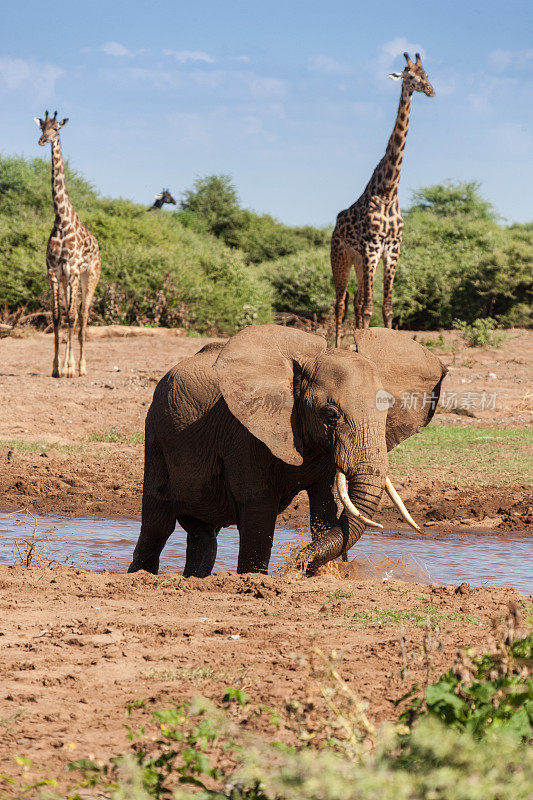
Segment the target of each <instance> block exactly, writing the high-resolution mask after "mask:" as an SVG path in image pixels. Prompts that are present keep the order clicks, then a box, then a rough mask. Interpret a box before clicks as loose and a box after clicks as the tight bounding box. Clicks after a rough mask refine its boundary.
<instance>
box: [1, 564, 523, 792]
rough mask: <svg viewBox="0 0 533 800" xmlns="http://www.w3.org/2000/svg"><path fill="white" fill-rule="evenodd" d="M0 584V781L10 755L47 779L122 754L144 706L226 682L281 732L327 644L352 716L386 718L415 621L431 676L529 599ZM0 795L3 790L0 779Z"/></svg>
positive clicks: (336, 585)
mask: <svg viewBox="0 0 533 800" xmlns="http://www.w3.org/2000/svg"><path fill="white" fill-rule="evenodd" d="M0 589H1V599H0V611H1V617H2V621H1V623H0V648H1V652H2V657H1V659H0V741H1V742H2V746H1V747H0V776H1V774H2V773H3V774H4V775H8V776H12V777H16V775H17V774H18V773H17V771H18V769H19V768H18V767H17V764H16V763H15V761H14V758H15V757H16V756H19V757H20V756H25V757H27V758H30V759H31V761H32V767H31V768H30V769H29V771H27V772H26V774H25V776H23V777H24V781H26V782H27V781H30V780H36V779H43V778H47V777H54V778H56V779H57V778H59V780H60V783H62V784H63V783H64V782H66V781H67V777H68V776H67V773H66V772H65V766H66V764H67V762H69V761H72V760H74V759H79V758H91V759H101V760H102V761H107V759H108V758H109V757H111V756H113V755H117V754H120V753H123V752H125V751H126V749H127V747H128V741H127V731H126V729H125V724H126V723H128V724H130V725H134V727H135V729H137V728H138V727H139V726H140V725H141V724H142V723H143V722H146V721H147V720H148V717H149V714H150V711H151V710H153V709H154V708H167V707H170V706H172V705H173V704H175V703H180V702H182V701H183V700H187V699H189V698H191V697H192V696H194V695H198V694H202V695H204V696H206V697H208V698H210V699H212V700H213V701H215V702H218V703H219V704H220V701H221V700H222V697H223V695H224V693H225V690H226V688H227V687H228V686H231V687H239V688H243V689H245V691H246V692H247V693H248V695H249V696H250V697H251V704H250V709H249V711H246V713H245V712H243V714H244V715H245V717H246V722H245V723H242V724H245V725H247V728H248V729H250V730H252V731H254V730H255V731H257V732H260V733H262V734H264V735H266V736H269V737H270V738H272V739H276V740H278V741H279V740H282V741H287V742H291V741H294V738H293V736H294V734H293V733H291V728H290V725H289V724H288V718H287V716H286V714H285V706H286V704H287V702H288V701H291V700H292V701H298V702H301V703H305V702H306V701H307V699H308V698H309V697H312V696H317V695H319V692H318V689H317V686H316V683H315V682H314V680H312V678H311V673H310V669H309V667H308V666H306V659H308V658H309V653H310V651H311V648H320V650H321V651H322V652H323V653H324V654H325V655H326V656H328V655H329V654H331V653H332V651H334V650H335V651H337V652H340V653H341V655H342V660H341V663H340V672H341V674H342V676H343V678H344V679H345V680H346V681H347V682H348V684H349V686H350V687H351V688H352V689H353V690H354V691H355V692H356V694H357V695H358V696H359V697H360V698H361V699H363V700H365V701H366V702H368V704H369V709H368V715H369V716H370V717H371V718H372V719H374V720H375V721H377V722H380V721H383V720H386V719H395V718H397V715H398V713H399V712H398V709H397V708H396V707H395V705H394V701H395V700H396V699H398V698H400V697H401V696H402V695H403V694H404V693H405V691H406V690H407V689H409V688H410V687H411V685H412V684H413V683H414V682H417V681H418V682H420V683H421V684H422V685H423V683H424V680H425V675H426V665H425V663H424V658H423V656H422V645H423V638H424V634H425V630H424V626H425V624H426V621H427V620H428V619H429V621H430V623H431V625H432V626H433V627H434V626H437V627H438V632H437V631H435V630H434V632H433V636H434V641H433V645H432V647H431V648H430V649H431V653H432V654H431V659H432V666H431V670H430V674H431V676H434V678H432V680H433V679H436V677H437V676H438V675H440V674H441V673H442V672H443V671H445V670H446V669H448V668H449V667H450V666H451V665H452V664H453V661H454V658H455V655H456V653H457V650H458V648H460V647H463V646H473V647H475V648H477V651H478V652H483V651H485V650H486V649H487V648H488V647H489V646H490V641H491V620H492V618H494V617H502V616H504V615H505V613H506V611H507V609H508V604H509V602H510V601H513V602H514V603H516V604H517V606H518V607H519V608H520V609H521V610H522V612H525V615H526V616H527V614H531V612H532V611H533V606H532V605H531V600H532V598H529V599H526V598H524V597H522V596H521V595H519V594H518V593H517V592H516V591H515V590H512V589H495V588H490V587H489V588H482V589H470V588H469V587H468V585H466V584H462V585H461V587H460V588H458V587H453V586H450V587H432V586H424V585H417V584H407V583H403V582H399V581H392V580H391V581H388V582H381V581H380V582H378V583H376V582H373V583H371V582H367V581H365V580H362V579H358V578H357V577H356V578H355V579H354V580H350V581H347V580H341V579H340V578H338V577H334V576H333V575H323V576H319V577H316V578H311V579H298V578H296V577H291V576H290V575H285V576H259V575H246V576H237V575H234V574H228V573H218V574H217V575H212V576H211V577H210V578H206V579H205V580H204V581H202V580H200V579H188V580H184V579H183V578H181V577H179V576H175V575H174V576H171V575H159V576H157V577H155V576H153V575H148V574H147V573H144V572H140V573H137V574H135V575H133V576H129V575H112V574H109V573H91V572H87V571H82V570H73V569H67V568H65V567H61V568H58V569H55V570H32V569H25V568H22V567H2V568H0ZM400 626H401V628H400ZM402 632H403V655H402V648H401V646H400V636H401V635H402ZM406 665H407V667H408V670H407V672H406V673H405V674H404V676H403V679H402V667H405V666H406ZM139 700H144V701H146V704H145V705H146V707H145V708H143V709H140V710H139V711H138V712H136V714H135V717H134V720H131V719H127V718H126V715H125V710H126V706H127V704H129V703H132V702H133V701H139ZM315 702H316V700H315ZM265 706H267V707H268V708H270V709H274V710H276V711H278V712H279V713H280V717H281V723H280V726H279V728H276V729H273V728H272V726H271V725H270V724H269V722H268V720H269V718H270V715H269V714H267V715H266V716H265V715H264V714H262V713H259V709H260V708H261V707H263V708H264V707H265ZM0 780H1V777H0ZM2 790H4V791H5V792H6V794H7V795H8V796H9V794H10V792H13V793H14V792H15V789H14V787H10V786H9V785H6V784H4V785H2V784H1V783H0V795H1V794H2ZM24 796H27V795H24Z"/></svg>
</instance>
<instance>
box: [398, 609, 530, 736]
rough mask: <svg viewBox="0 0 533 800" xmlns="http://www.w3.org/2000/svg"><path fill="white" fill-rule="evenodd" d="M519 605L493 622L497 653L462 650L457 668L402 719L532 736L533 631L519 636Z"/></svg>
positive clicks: (474, 733) (415, 701) (429, 688)
mask: <svg viewBox="0 0 533 800" xmlns="http://www.w3.org/2000/svg"><path fill="white" fill-rule="evenodd" d="M518 630H519V612H518V608H517V607H516V606H514V605H510V609H509V614H508V615H507V617H506V618H505V620H503V621H502V622H501V623H497V622H495V623H494V632H495V642H494V646H493V649H492V652H490V653H485V654H484V655H482V656H481V657H477V658H476V657H475V654H474V652H473V651H472V650H466V651H463V652H461V653H459V655H458V657H457V659H456V662H455V664H454V666H453V667H452V669H450V670H448V672H446V673H445V674H444V675H442V676H441V677H440V679H439V680H438V681H437V682H436V683H433V684H431V685H428V686H427V687H426V690H425V695H424V696H423V697H420V696H419V697H414V699H413V700H412V701H411V702H410V704H409V705H408V707H407V708H406V709H405V711H404V712H403V714H402V715H401V717H400V721H401V722H403V723H407V724H408V725H412V724H413V722H414V721H416V720H417V719H419V718H420V717H421V716H430V717H435V718H437V719H438V720H440V721H441V722H443V723H444V724H445V725H446V726H448V727H451V728H454V729H456V730H459V731H466V732H468V733H469V734H471V735H472V736H474V737H475V738H478V739H479V738H482V737H484V736H487V735H488V734H493V733H495V732H497V733H504V734H506V735H511V736H514V737H516V738H518V739H520V740H523V741H524V742H525V741H531V739H533V632H530V633H529V634H528V635H526V636H519V635H518Z"/></svg>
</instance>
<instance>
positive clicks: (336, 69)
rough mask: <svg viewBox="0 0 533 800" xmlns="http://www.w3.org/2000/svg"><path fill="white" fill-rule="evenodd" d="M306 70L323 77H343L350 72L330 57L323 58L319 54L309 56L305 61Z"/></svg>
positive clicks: (346, 67) (344, 65)
mask: <svg viewBox="0 0 533 800" xmlns="http://www.w3.org/2000/svg"><path fill="white" fill-rule="evenodd" d="M307 68H308V69H309V70H310V72H319V73H321V74H323V75H345V74H346V73H347V72H349V71H350V68H349V67H348V66H347V65H346V64H341V63H340V62H339V61H336V60H335V59H334V58H331V56H325V55H322V54H321V53H319V54H318V55H315V56H309V58H308V59H307Z"/></svg>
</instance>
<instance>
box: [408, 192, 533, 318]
mask: <svg viewBox="0 0 533 800" xmlns="http://www.w3.org/2000/svg"><path fill="white" fill-rule="evenodd" d="M465 186H467V187H469V189H468V192H465V191H464V187H465ZM456 189H457V191H456ZM421 198H423V201H421ZM461 198H462V201H461V202H460V200H461ZM415 200H418V202H415V203H414V204H413V205H412V206H411V208H410V209H409V210H408V211H407V212H406V214H405V217H406V220H405V230H404V237H403V243H402V252H401V256H400V261H399V264H398V272H397V275H396V281H395V285H394V294H393V304H394V318H395V321H397V322H398V323H399V325H400V327H407V328H415V329H418V330H431V329H434V328H438V327H443V328H449V327H451V325H452V323H453V321H454V319H459V320H463V321H465V322H468V323H472V322H474V321H475V320H476V319H478V318H480V317H487V316H490V317H492V318H494V319H495V320H496V321H497V322H498V323H499V324H500V325H507V326H508V325H530V324H531V320H530V318H529V316H528V305H529V304H530V301H531V297H532V289H533V278H532V275H533V237H532V236H531V225H514V226H511V227H509V228H504V227H502V226H500V225H498V224H497V222H496V221H495V219H494V214H493V212H492V211H491V207H490V205H489V204H488V203H487V202H486V201H484V200H483V198H481V197H480V196H479V194H478V189H477V185H476V184H458V185H453V184H448V185H446V186H436V187H435V186H434V187H429V188H428V189H422V190H421V191H420V192H418V193H416V194H415Z"/></svg>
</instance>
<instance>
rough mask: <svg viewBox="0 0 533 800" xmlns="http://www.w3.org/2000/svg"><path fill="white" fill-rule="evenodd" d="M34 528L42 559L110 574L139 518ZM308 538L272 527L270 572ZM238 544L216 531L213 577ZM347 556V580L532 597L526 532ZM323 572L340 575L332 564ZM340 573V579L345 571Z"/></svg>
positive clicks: (122, 567) (173, 540)
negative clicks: (467, 587) (489, 589)
mask: <svg viewBox="0 0 533 800" xmlns="http://www.w3.org/2000/svg"><path fill="white" fill-rule="evenodd" d="M23 517H24V515H21V514H18V515H12V514H5V513H0V564H12V563H13V549H12V543H13V540H14V539H21V538H23V537H28V536H30V537H31V534H32V531H33V519H27V520H26V521H25V522H23V523H22V524H19V525H17V520H22V519H23ZM36 526H37V536H38V538H40V539H47V541H41V542H40V543H39V544H38V548H39V550H40V551H41V552H42V551H43V550H44V551H46V553H47V555H48V556H49V557H51V558H55V559H57V560H58V561H64V560H65V559H66V558H68V559H69V562H71V563H75V564H76V565H78V566H80V567H83V568H84V569H94V570H102V569H109V570H112V571H113V572H125V571H126V569H127V568H128V564H129V563H130V560H131V554H132V552H133V548H134V546H135V542H136V540H137V536H138V535H139V529H140V523H139V521H138V520H131V519H94V518H84V519H69V518H66V517H55V516H46V517H37V518H36ZM308 540H309V537H308V535H306V534H305V533H304V532H302V531H293V530H285V529H283V528H278V529H277V530H276V536H275V541H274V548H273V550H272V558H271V561H270V569H271V571H274V570H276V569H279V568H280V567H281V566H282V565H283V564H284V563H285V562H286V560H287V557H288V555H289V554H290V552H291V551H292V550H293V549H294V548H295V547H296V546H301V545H302V544H305V543H306V541H308ZM185 543H186V535H185V533H184V532H183V531H182V530H181V529H180V528H179V526H177V527H176V531H175V533H174V535H173V536H171V537H170V539H169V541H168V542H167V545H166V547H165V549H164V550H163V554H162V557H161V571H163V572H164V571H170V572H174V571H176V572H179V571H181V570H182V569H183V564H184V563H185ZM238 546H239V536H238V533H237V530H236V528H227V529H224V530H223V531H221V532H220V534H219V537H218V555H217V560H216V564H215V571H220V570H225V571H233V570H235V568H236V565H237V551H238ZM350 558H351V559H353V560H352V561H351V562H350V564H349V565H348V577H349V578H356V579H367V578H379V579H382V578H387V577H394V578H400V579H402V580H409V581H422V582H425V583H443V584H449V583H455V584H457V583H460V582H462V581H468V582H469V583H471V584H472V585H473V586H514V587H516V588H517V589H519V590H520V591H522V592H525V593H526V594H531V593H533V536H528V535H527V534H516V533H513V534H508V535H506V536H498V535H494V534H487V533H482V532H480V533H437V532H428V533H425V534H418V533H415V532H414V531H406V532H403V533H401V534H399V533H395V532H392V531H383V532H381V531H380V532H377V531H368V532H367V533H365V535H364V536H363V537H362V539H361V540H360V541H359V542H358V543H357V545H356V546H355V547H354V548H353V549H352V550H351V551H350ZM339 566H340V565H339ZM326 571H330V572H334V573H335V574H339V568H338V567H337V565H331V567H329V568H326ZM341 574H345V566H343V567H342V570H341Z"/></svg>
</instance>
